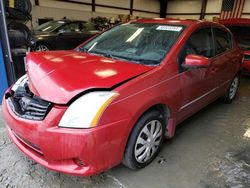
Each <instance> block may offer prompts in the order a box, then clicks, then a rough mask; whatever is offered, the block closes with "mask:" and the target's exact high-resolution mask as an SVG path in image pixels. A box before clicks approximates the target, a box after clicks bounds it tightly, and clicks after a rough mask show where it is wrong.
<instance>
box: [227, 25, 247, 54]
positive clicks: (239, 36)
mask: <svg viewBox="0 0 250 188" xmlns="http://www.w3.org/2000/svg"><path fill="white" fill-rule="evenodd" d="M228 28H229V29H230V30H231V31H232V33H233V34H234V37H235V39H236V40H237V42H238V43H239V46H240V48H241V49H242V50H250V32H249V31H250V26H228Z"/></svg>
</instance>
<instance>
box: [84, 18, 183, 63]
mask: <svg viewBox="0 0 250 188" xmlns="http://www.w3.org/2000/svg"><path fill="white" fill-rule="evenodd" d="M182 30H183V26H177V25H163V24H153V23H127V24H122V25H119V26H116V27H114V28H112V29H110V30H108V31H106V32H104V33H102V34H101V35H99V36H98V37H96V38H94V39H93V40H92V41H90V42H89V43H87V44H86V45H84V46H81V47H80V51H84V52H87V53H93V54H96V55H102V56H106V57H110V58H117V59H122V60H127V61H132V62H135V63H140V64H148V65H157V64H159V63H160V62H161V60H162V59H163V58H164V57H165V56H166V54H167V53H168V52H169V51H170V49H171V47H172V45H173V44H174V43H175V42H176V40H177V38H178V37H179V35H180V33H181V32H182Z"/></svg>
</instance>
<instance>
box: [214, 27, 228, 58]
mask: <svg viewBox="0 0 250 188" xmlns="http://www.w3.org/2000/svg"><path fill="white" fill-rule="evenodd" d="M214 41H215V53H216V55H217V54H221V53H223V52H225V51H227V50H229V49H231V48H232V40H231V36H230V34H229V33H228V32H226V31H225V30H222V29H219V28H214Z"/></svg>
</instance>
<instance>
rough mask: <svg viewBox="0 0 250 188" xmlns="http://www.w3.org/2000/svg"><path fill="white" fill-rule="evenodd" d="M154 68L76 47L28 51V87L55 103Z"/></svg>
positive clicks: (105, 86)
mask: <svg viewBox="0 0 250 188" xmlns="http://www.w3.org/2000/svg"><path fill="white" fill-rule="evenodd" d="M153 68H154V67H153V66H144V65H139V64H135V63H130V62H126V61H120V60H114V59H110V58H105V57H102V56H96V55H91V54H87V53H82V52H77V51H51V52H32V53H29V54H28V55H27V72H28V77H29V87H30V90H31V91H32V92H33V93H34V94H35V95H37V96H39V97H41V98H42V99H44V100H47V101H50V102H53V103H57V104H66V103H68V102H69V100H70V99H72V98H73V97H74V96H76V95H77V94H79V93H81V92H83V91H86V90H88V89H94V88H96V89H104V88H105V89H106V88H112V87H113V86H115V85H117V84H120V83H122V82H124V81H127V80H129V79H131V78H134V77H136V76H138V75H141V74H143V73H145V72H147V71H149V70H151V69H153Z"/></svg>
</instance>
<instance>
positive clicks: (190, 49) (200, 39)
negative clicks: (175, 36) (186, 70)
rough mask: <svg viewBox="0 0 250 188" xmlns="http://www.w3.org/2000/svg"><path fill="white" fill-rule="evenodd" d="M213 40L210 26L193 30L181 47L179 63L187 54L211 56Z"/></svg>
mask: <svg viewBox="0 0 250 188" xmlns="http://www.w3.org/2000/svg"><path fill="white" fill-rule="evenodd" d="M212 42H213V40H212V30H211V28H202V29H199V30H198V31H196V32H194V33H193V34H192V35H191V36H190V38H189V39H188V40H187V42H186V44H185V46H184V47H183V49H182V51H181V53H180V56H179V63H180V64H182V63H183V62H184V61H185V58H186V56H187V55H189V54H194V55H201V56H205V57H208V58H210V57H212V56H213V43H212Z"/></svg>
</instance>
